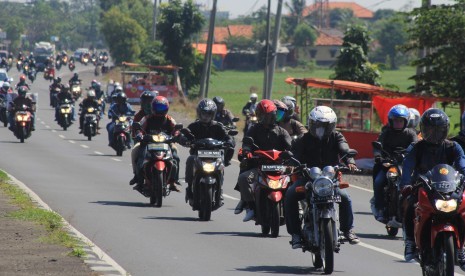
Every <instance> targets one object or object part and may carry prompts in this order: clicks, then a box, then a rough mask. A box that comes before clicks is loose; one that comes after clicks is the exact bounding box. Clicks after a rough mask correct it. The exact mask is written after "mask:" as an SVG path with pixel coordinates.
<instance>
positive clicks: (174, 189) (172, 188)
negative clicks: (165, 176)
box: [170, 183, 181, 193]
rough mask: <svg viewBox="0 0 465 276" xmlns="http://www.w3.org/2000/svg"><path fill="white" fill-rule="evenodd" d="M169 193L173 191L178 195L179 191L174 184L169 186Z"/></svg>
mask: <svg viewBox="0 0 465 276" xmlns="http://www.w3.org/2000/svg"><path fill="white" fill-rule="evenodd" d="M170 191H175V192H178V193H180V192H181V190H179V188H178V186H176V184H174V183H171V184H170Z"/></svg>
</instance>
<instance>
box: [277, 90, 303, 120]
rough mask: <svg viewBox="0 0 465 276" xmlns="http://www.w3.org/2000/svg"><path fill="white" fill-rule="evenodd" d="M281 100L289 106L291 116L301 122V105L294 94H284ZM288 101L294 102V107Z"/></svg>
mask: <svg viewBox="0 0 465 276" xmlns="http://www.w3.org/2000/svg"><path fill="white" fill-rule="evenodd" d="M281 101H282V102H283V103H285V104H286V105H287V106H288V107H289V113H290V114H289V117H290V118H292V119H294V120H296V121H299V122H300V119H299V105H297V100H296V99H295V98H294V97H292V96H284V97H283V98H282V99H281ZM288 101H290V102H291V103H293V106H294V107H293V108H291V107H290V105H289V104H288Z"/></svg>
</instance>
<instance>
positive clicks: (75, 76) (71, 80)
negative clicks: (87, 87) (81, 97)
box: [68, 73, 82, 85]
mask: <svg viewBox="0 0 465 276" xmlns="http://www.w3.org/2000/svg"><path fill="white" fill-rule="evenodd" d="M73 82H79V83H81V82H82V80H81V79H80V78H79V75H78V73H74V74H73V77H71V79H69V81H68V83H69V85H71V84H73Z"/></svg>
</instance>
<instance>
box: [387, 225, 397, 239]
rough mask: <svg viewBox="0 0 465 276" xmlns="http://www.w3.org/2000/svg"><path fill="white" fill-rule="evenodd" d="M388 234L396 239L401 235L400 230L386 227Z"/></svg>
mask: <svg viewBox="0 0 465 276" xmlns="http://www.w3.org/2000/svg"><path fill="white" fill-rule="evenodd" d="M386 232H387V234H388V236H389V237H395V236H397V233H399V228H396V227H389V226H386Z"/></svg>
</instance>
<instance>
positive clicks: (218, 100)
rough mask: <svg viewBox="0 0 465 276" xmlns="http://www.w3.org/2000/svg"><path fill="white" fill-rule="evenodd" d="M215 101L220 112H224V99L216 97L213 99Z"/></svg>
mask: <svg viewBox="0 0 465 276" xmlns="http://www.w3.org/2000/svg"><path fill="white" fill-rule="evenodd" d="M213 101H214V102H215V104H216V108H217V109H218V110H223V108H224V100H223V98H221V97H218V96H215V97H213Z"/></svg>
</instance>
